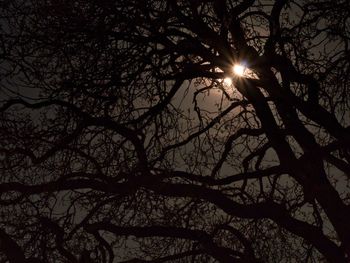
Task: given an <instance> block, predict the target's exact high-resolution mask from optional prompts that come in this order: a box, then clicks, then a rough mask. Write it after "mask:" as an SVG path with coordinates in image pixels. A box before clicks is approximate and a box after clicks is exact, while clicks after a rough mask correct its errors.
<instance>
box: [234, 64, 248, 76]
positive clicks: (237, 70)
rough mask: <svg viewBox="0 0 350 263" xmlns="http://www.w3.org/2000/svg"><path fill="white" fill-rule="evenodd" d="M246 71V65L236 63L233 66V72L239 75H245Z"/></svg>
mask: <svg viewBox="0 0 350 263" xmlns="http://www.w3.org/2000/svg"><path fill="white" fill-rule="evenodd" d="M244 71H245V67H244V66H242V65H240V64H236V65H234V66H233V72H234V73H235V74H236V75H238V76H243V74H244Z"/></svg>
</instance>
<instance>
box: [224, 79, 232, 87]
mask: <svg viewBox="0 0 350 263" xmlns="http://www.w3.org/2000/svg"><path fill="white" fill-rule="evenodd" d="M224 83H225V84H226V85H227V86H231V84H232V79H231V78H225V79H224Z"/></svg>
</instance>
